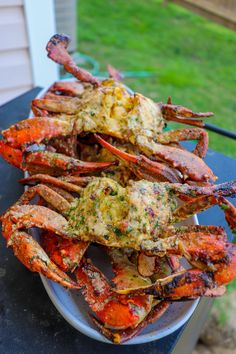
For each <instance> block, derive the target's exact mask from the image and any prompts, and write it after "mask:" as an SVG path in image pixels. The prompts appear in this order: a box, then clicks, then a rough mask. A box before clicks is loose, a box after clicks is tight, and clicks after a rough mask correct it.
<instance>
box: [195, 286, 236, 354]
mask: <svg viewBox="0 0 236 354" xmlns="http://www.w3.org/2000/svg"><path fill="white" fill-rule="evenodd" d="M193 354H236V292H235V291H234V292H232V293H230V294H227V295H226V296H225V297H224V298H222V300H221V302H217V303H216V304H215V305H214V307H213V310H212V312H211V314H210V317H209V319H208V321H207V322H206V324H205V326H204V329H203V331H202V333H201V335H200V338H199V341H198V343H197V345H196V347H195V349H194V351H193Z"/></svg>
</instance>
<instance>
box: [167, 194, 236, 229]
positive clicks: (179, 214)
mask: <svg viewBox="0 0 236 354" xmlns="http://www.w3.org/2000/svg"><path fill="white" fill-rule="evenodd" d="M216 204H218V205H219V206H220V207H221V208H222V209H223V210H224V213H225V218H226V220H227V221H228V224H229V226H230V228H231V229H232V230H233V229H235V228H236V207H235V206H234V205H233V204H232V203H230V202H229V201H228V200H227V199H225V198H223V197H217V196H215V195H204V196H202V197H198V198H196V199H192V200H191V201H189V202H188V203H185V204H183V205H181V206H180V207H179V208H178V209H177V210H176V211H175V212H174V214H173V218H174V222H180V221H183V220H186V219H187V218H188V217H190V216H191V215H194V214H196V213H199V212H201V211H204V210H206V209H208V208H210V207H211V206H213V205H216Z"/></svg>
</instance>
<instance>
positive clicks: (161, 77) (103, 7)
mask: <svg viewBox="0 0 236 354" xmlns="http://www.w3.org/2000/svg"><path fill="white" fill-rule="evenodd" d="M78 49H79V51H80V52H82V53H85V54H87V55H89V56H92V57H93V58H94V59H96V60H97V61H98V62H99V63H100V64H101V68H102V70H105V69H106V64H107V63H111V64H113V65H114V66H116V67H117V68H119V69H121V70H124V71H136V70H137V71H143V70H145V71H151V72H153V73H154V76H153V77H149V78H132V79H126V80H125V82H126V83H127V84H128V85H129V86H130V87H131V88H133V89H134V90H136V91H139V92H141V93H143V94H145V95H147V96H149V97H150V98H152V99H154V100H157V101H166V99H167V96H169V95H170V96H171V97H172V101H173V103H176V104H182V105H185V106H187V107H189V108H191V109H193V110H198V111H213V112H214V113H215V116H214V118H211V119H210V120H209V121H210V122H211V123H213V124H215V125H218V126H220V127H223V128H226V129H230V130H233V131H236V33H234V32H232V31H230V30H227V29H225V28H224V27H222V26H220V25H217V24H215V23H212V22H210V21H208V20H207V19H205V18H202V17H200V16H198V15H196V14H194V13H191V12H189V11H187V10H185V9H183V8H181V7H179V6H177V5H173V4H168V5H167V6H164V5H163V1H161V0H148V1H144V0H128V1H123V0H103V1H102V0H100V1H99V0H94V1H86V0H79V2H78ZM210 147H211V148H212V149H215V150H217V151H219V152H222V153H225V154H227V155H230V156H233V157H236V141H233V140H232V139H228V138H224V137H221V136H219V135H217V134H214V133H210Z"/></svg>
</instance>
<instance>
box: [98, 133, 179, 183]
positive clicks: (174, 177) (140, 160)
mask: <svg viewBox="0 0 236 354" xmlns="http://www.w3.org/2000/svg"><path fill="white" fill-rule="evenodd" d="M94 136H95V138H96V140H97V141H98V142H99V143H100V144H101V145H102V146H103V147H104V148H105V149H107V150H108V151H110V152H111V153H112V154H114V155H116V156H118V157H120V158H121V159H122V160H125V161H128V162H129V163H131V164H132V165H133V166H134V168H133V169H132V170H133V172H134V173H135V174H137V175H138V176H139V173H141V175H142V173H143V172H142V171H139V169H138V167H141V169H143V170H144V171H145V170H146V171H147V173H145V172H144V174H145V177H147V179H148V180H150V179H151V180H153V179H152V177H156V179H157V178H158V180H160V181H169V182H173V183H175V182H180V181H181V178H180V176H179V175H178V173H176V172H175V171H174V170H173V169H172V168H170V167H168V166H166V165H163V164H162V163H158V162H156V161H152V160H150V159H148V158H147V157H146V156H143V155H139V156H136V155H131V154H129V153H127V152H124V151H121V150H119V149H117V148H116V147H115V146H113V145H111V144H110V143H108V142H107V141H106V140H104V139H102V138H101V136H99V135H97V134H94Z"/></svg>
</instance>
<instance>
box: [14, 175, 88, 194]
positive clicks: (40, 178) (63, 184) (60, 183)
mask: <svg viewBox="0 0 236 354" xmlns="http://www.w3.org/2000/svg"><path fill="white" fill-rule="evenodd" d="M75 178H76V177H75ZM86 178H87V177H77V180H78V181H79V180H80V179H81V180H82V181H81V184H83V185H84V182H85V181H84V180H85V179H86ZM65 179H66V177H65ZM89 179H90V180H91V177H89ZM72 181H73V179H72ZM32 182H33V183H34V182H43V183H49V184H52V185H54V186H56V187H59V188H62V189H65V190H67V191H69V192H76V193H81V190H82V188H81V187H80V186H78V185H75V184H72V183H70V182H67V180H65V181H64V180H62V179H59V178H55V177H52V176H49V175H44V174H37V175H33V176H30V177H27V178H23V179H21V180H20V183H22V184H31V183H32Z"/></svg>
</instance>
